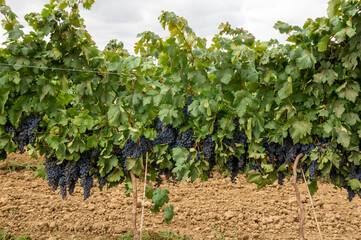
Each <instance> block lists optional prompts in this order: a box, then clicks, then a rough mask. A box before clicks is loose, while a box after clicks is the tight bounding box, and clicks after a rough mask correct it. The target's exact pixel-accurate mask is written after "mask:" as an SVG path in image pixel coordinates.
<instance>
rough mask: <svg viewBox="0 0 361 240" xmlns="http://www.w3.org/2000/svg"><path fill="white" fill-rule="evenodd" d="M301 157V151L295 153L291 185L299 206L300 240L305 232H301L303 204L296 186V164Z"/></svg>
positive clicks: (303, 212) (303, 218)
mask: <svg viewBox="0 0 361 240" xmlns="http://www.w3.org/2000/svg"><path fill="white" fill-rule="evenodd" d="M301 157H303V153H300V154H298V155H297V157H296V160H295V163H294V164H293V180H292V184H293V187H294V188H295V192H296V201H297V204H298V207H299V208H300V240H304V239H305V234H304V232H303V225H304V224H305V208H304V207H303V205H302V203H301V196H300V191H299V190H298V187H297V165H298V161H299V160H300V158H301Z"/></svg>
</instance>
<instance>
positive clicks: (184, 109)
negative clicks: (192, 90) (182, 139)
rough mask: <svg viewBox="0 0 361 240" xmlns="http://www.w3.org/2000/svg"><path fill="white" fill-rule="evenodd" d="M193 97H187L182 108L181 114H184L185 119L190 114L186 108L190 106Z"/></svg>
mask: <svg viewBox="0 0 361 240" xmlns="http://www.w3.org/2000/svg"><path fill="white" fill-rule="evenodd" d="M192 98H193V95H190V96H189V97H188V99H187V102H186V104H185V105H184V106H183V109H182V111H183V113H184V115H185V116H186V117H189V116H190V115H191V114H190V112H189V111H188V107H189V105H191V104H192V102H193V99H192Z"/></svg>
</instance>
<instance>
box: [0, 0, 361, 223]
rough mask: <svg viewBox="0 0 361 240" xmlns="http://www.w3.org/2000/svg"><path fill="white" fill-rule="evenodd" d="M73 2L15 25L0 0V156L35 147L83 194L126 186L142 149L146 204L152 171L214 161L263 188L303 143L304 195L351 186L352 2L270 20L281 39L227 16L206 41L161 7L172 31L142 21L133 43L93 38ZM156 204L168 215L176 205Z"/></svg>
mask: <svg viewBox="0 0 361 240" xmlns="http://www.w3.org/2000/svg"><path fill="white" fill-rule="evenodd" d="M79 4H80V5H81V4H82V5H83V7H85V8H88V9H89V8H90V7H91V4H90V3H89V2H88V1H84V3H82V2H79V3H77V2H76V1H65V0H56V1H54V0H52V1H50V4H47V5H45V6H44V9H45V10H44V11H42V13H30V14H28V15H26V17H25V20H26V21H27V24H28V25H29V26H30V27H31V29H32V30H31V31H32V32H30V33H25V32H23V30H22V28H23V26H22V25H21V24H20V23H19V21H18V20H17V18H16V15H15V14H14V13H13V12H12V10H11V9H10V8H9V7H8V6H7V5H6V4H5V3H4V2H1V12H2V14H3V15H4V16H5V19H6V20H3V27H4V28H5V30H6V31H7V40H6V42H5V43H4V47H3V48H1V56H0V111H1V116H0V157H1V159H5V158H6V156H7V154H8V153H12V152H16V151H19V152H20V153H23V152H26V151H27V152H28V153H29V155H31V156H32V157H36V155H37V152H39V153H40V154H41V155H45V156H46V162H45V164H46V173H47V180H48V184H49V186H50V187H51V188H52V189H53V190H54V191H55V190H57V189H58V188H59V189H60V193H61V197H62V198H65V197H66V196H67V195H71V194H72V193H73V191H74V188H75V186H76V184H77V183H78V182H80V186H81V187H82V188H83V194H84V199H87V198H89V197H90V194H91V189H92V187H93V186H94V185H95V184H94V180H95V179H98V185H99V186H100V187H104V186H108V187H113V186H115V185H118V184H121V183H123V182H126V183H127V184H128V185H127V186H129V191H130V190H131V189H132V184H133V185H134V184H135V182H134V181H135V180H134V179H135V178H139V177H140V176H142V174H143V172H144V168H145V158H144V156H145V155H146V154H149V165H148V168H149V171H148V172H147V174H148V175H149V178H148V177H147V179H150V181H149V186H150V187H148V188H147V189H148V190H147V191H148V193H147V194H146V195H147V197H149V198H150V199H152V201H153V203H154V206H153V207H152V211H154V212H159V211H160V210H161V209H162V207H163V206H164V205H165V204H167V203H168V201H169V198H168V196H167V191H166V190H163V189H161V188H160V185H161V182H162V177H163V175H164V176H165V177H166V178H167V179H172V180H173V181H174V183H176V182H178V181H185V180H187V179H191V181H195V180H196V179H198V178H201V179H202V180H207V178H209V177H212V172H213V171H215V170H218V171H220V172H222V173H225V174H228V175H229V176H230V179H231V181H232V182H236V179H237V176H238V174H240V173H243V174H246V175H247V176H248V179H249V181H250V182H253V183H256V184H257V185H258V186H259V187H263V186H266V185H269V184H273V183H274V182H275V181H278V182H279V184H283V182H284V179H286V178H290V176H291V175H292V174H293V172H292V171H291V169H292V167H293V166H294V164H295V161H296V159H297V156H300V155H302V156H303V157H302V158H300V159H297V165H298V166H299V167H300V168H302V170H303V171H304V172H305V175H306V177H307V179H306V180H307V183H308V184H309V187H310V189H311V192H312V193H314V192H315V191H316V190H317V181H318V180H320V179H330V180H331V181H332V183H333V184H335V185H336V186H337V187H340V188H344V189H346V190H347V191H348V199H349V200H350V201H351V200H352V199H353V198H354V197H356V196H359V197H361V164H360V159H361V141H360V136H361V125H360V122H361V120H360V118H359V116H360V114H361V100H360V96H359V94H360V81H359V79H360V77H361V72H360V70H359V69H360V66H359V58H360V54H359V53H360V52H361V49H360V48H361V42H360V41H361V30H360V29H361V28H360V24H361V14H360V12H361V1H351V0H345V1H341V0H332V1H330V3H329V8H328V17H324V18H318V19H315V20H311V19H309V20H307V22H306V23H305V24H304V26H303V27H298V26H291V25H289V24H287V23H284V22H277V23H276V24H275V28H276V29H278V30H279V31H280V32H281V33H284V34H287V35H288V43H287V44H280V43H279V42H278V41H276V40H270V41H267V42H261V41H258V40H256V39H255V37H254V36H253V35H252V34H250V33H248V32H247V31H246V30H244V29H239V28H232V27H231V26H230V24H228V23H226V24H221V25H220V27H219V29H220V32H219V33H218V34H216V35H215V36H214V38H213V39H212V42H211V43H210V44H208V45H207V44H206V40H205V39H203V38H201V37H198V36H197V35H196V33H195V32H194V31H193V30H192V28H191V27H190V26H189V25H188V22H187V21H186V20H185V19H184V18H181V17H179V16H177V15H176V14H175V13H172V12H166V11H164V12H162V14H161V16H160V17H159V20H160V24H161V25H162V27H163V28H164V29H166V30H168V31H169V37H167V38H162V37H160V36H158V35H157V34H156V33H153V32H149V31H147V32H143V33H140V34H139V35H138V37H139V41H138V42H137V43H136V44H135V48H134V50H135V52H136V54H137V55H130V54H129V52H128V51H127V50H126V49H124V47H123V44H122V43H121V42H118V41H117V40H111V41H110V42H109V44H108V45H107V47H106V48H105V49H104V50H99V49H98V47H97V46H96V44H95V42H94V41H93V40H92V38H91V36H90V34H89V33H88V32H87V31H86V27H85V24H84V20H83V19H82V18H81V17H80V14H79ZM297 171H298V172H297V177H298V178H299V177H300V176H301V171H300V169H298V170H297ZM131 183H132V184H131ZM128 193H129V192H128ZM163 209H164V211H165V212H166V222H169V221H170V220H171V218H172V216H173V210H172V209H173V208H172V207H165V208H163Z"/></svg>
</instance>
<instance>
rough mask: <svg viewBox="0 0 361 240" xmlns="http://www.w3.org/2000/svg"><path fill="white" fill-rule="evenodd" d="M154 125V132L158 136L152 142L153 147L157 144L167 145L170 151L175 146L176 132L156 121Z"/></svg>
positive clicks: (169, 126)
mask: <svg viewBox="0 0 361 240" xmlns="http://www.w3.org/2000/svg"><path fill="white" fill-rule="evenodd" d="M158 121H159V122H157V124H156V131H157V132H158V135H157V137H156V139H155V140H154V141H153V146H156V145H158V144H168V148H169V149H172V148H174V147H175V146H176V140H177V135H178V134H177V130H176V129H175V128H173V127H172V126H171V125H164V124H163V122H162V121H160V120H158Z"/></svg>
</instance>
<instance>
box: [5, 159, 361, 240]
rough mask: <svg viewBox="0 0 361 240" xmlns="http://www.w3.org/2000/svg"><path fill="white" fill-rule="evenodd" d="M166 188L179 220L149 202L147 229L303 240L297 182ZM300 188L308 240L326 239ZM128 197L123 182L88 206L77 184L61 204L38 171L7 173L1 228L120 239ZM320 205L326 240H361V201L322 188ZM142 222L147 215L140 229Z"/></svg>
mask: <svg viewBox="0 0 361 240" xmlns="http://www.w3.org/2000/svg"><path fill="white" fill-rule="evenodd" d="M24 156H26V155H24ZM14 158H16V155H11V156H9V160H8V164H9V162H11V159H14ZM25 158H26V157H24V159H22V160H24V161H26V159H25ZM17 159H20V158H19V157H18V158H17ZM29 161H31V160H29ZM34 164H36V162H34ZM140 185H142V184H138V186H139V189H138V190H139V193H140V195H141V193H142V190H141V188H142V186H140ZM161 187H164V188H167V189H168V190H169V191H170V204H172V205H173V206H174V210H175V217H174V219H173V220H172V222H171V223H170V224H168V225H166V224H165V223H163V217H164V216H163V213H159V214H152V213H150V207H151V204H150V202H146V210H145V216H144V226H145V229H146V230H153V231H172V232H176V233H179V234H180V235H187V236H189V237H191V238H194V239H197V240H198V239H217V236H216V233H215V231H214V230H213V229H212V227H211V225H212V226H213V227H214V228H215V229H217V230H218V231H219V232H222V233H223V234H224V235H225V236H226V237H227V239H232V237H233V236H234V234H235V233H236V237H235V239H244V240H246V239H298V227H299V217H298V207H297V204H296V198H295V194H294V189H293V187H292V185H291V183H290V182H285V185H284V186H279V185H276V184H275V185H272V186H267V187H265V188H263V189H261V190H256V185H255V184H250V183H247V181H246V179H245V178H244V177H240V178H238V180H237V183H236V184H233V183H231V181H230V180H229V178H224V177H216V178H215V179H210V180H209V181H208V182H203V183H202V182H198V181H197V182H195V183H189V182H186V183H184V184H176V185H175V186H173V184H172V183H164V185H163V186H161ZM299 187H300V191H301V194H302V197H301V198H302V202H303V203H304V204H305V208H306V223H305V235H306V239H320V237H319V234H318V230H317V225H316V222H315V220H314V217H313V212H312V208H311V204H310V200H309V198H308V194H307V190H306V186H305V184H304V183H301V182H299ZM124 192H125V187H124V185H120V186H117V187H115V188H111V189H103V191H100V190H99V189H98V188H97V187H94V188H93V189H92V194H91V196H90V198H89V199H87V200H85V201H84V200H83V195H82V188H80V187H77V188H76V191H75V193H74V195H73V196H69V197H67V199H66V200H62V199H61V197H60V194H59V190H58V191H56V192H53V191H51V189H50V188H49V187H48V185H47V182H46V180H43V179H41V178H37V179H34V171H32V170H26V169H24V170H18V171H8V169H7V170H6V169H5V170H4V169H3V170H0V230H1V229H4V228H7V229H9V230H11V231H13V232H15V233H16V234H17V235H25V234H28V235H30V237H31V238H32V239H36V238H38V239H116V238H117V237H118V236H121V235H123V234H125V233H130V225H131V203H132V200H131V198H130V197H125V195H124ZM313 201H314V204H315V210H316V213H317V218H318V221H319V224H320V227H321V231H322V234H323V238H324V239H338V240H339V239H343V240H346V239H349V240H351V239H354V240H361V199H359V198H355V199H354V200H353V201H352V202H348V200H347V192H346V191H345V190H340V189H335V188H334V187H333V185H331V184H327V183H322V184H319V190H318V192H317V193H316V194H315V195H314V197H313ZM140 211H141V202H140V200H139V202H138V212H139V213H140ZM139 215H140V214H139ZM139 222H140V216H139V217H138V226H139Z"/></svg>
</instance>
